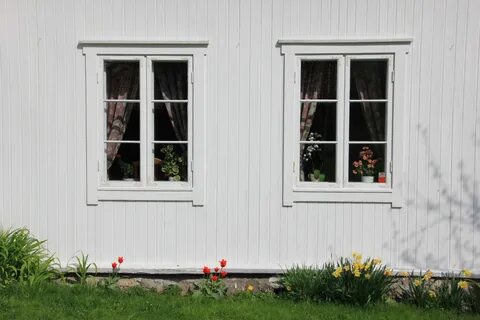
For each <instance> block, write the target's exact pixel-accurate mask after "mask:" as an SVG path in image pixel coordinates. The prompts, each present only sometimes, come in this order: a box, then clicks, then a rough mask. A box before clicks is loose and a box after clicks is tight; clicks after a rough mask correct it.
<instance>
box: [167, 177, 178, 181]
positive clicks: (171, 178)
mask: <svg viewBox="0 0 480 320" xmlns="http://www.w3.org/2000/svg"><path fill="white" fill-rule="evenodd" d="M168 181H177V180H175V178H174V177H168Z"/></svg>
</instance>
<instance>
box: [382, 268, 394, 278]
mask: <svg viewBox="0 0 480 320" xmlns="http://www.w3.org/2000/svg"><path fill="white" fill-rule="evenodd" d="M383 274H384V275H386V276H389V277H390V276H392V275H393V270H392V269H390V268H388V269H385V272H384V273H383Z"/></svg>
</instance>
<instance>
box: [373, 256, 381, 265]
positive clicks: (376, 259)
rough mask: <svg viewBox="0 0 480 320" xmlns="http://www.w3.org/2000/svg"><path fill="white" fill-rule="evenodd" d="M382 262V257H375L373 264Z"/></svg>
mask: <svg viewBox="0 0 480 320" xmlns="http://www.w3.org/2000/svg"><path fill="white" fill-rule="evenodd" d="M380 263H382V259H380V258H375V259H373V265H375V266H376V265H379V264H380Z"/></svg>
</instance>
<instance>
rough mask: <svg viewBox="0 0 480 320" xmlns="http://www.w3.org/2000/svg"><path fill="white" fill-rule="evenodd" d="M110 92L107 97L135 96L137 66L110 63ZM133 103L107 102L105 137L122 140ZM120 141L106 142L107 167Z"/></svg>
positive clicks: (137, 84)
mask: <svg viewBox="0 0 480 320" xmlns="http://www.w3.org/2000/svg"><path fill="white" fill-rule="evenodd" d="M108 74H109V75H111V79H109V80H110V92H108V99H116V100H124V99H128V97H135V96H136V95H137V92H138V86H139V79H138V66H136V65H132V64H123V63H115V64H112V66H111V70H109V72H108ZM132 107H133V105H132V104H131V103H126V102H114V101H112V102H107V139H108V140H111V141H122V140H123V135H124V134H125V131H126V130H127V125H128V121H129V120H130V114H131V112H132ZM120 145H121V143H107V146H106V153H107V169H109V168H110V167H111V165H112V163H113V161H114V160H115V157H116V156H117V153H118V149H119V148H120Z"/></svg>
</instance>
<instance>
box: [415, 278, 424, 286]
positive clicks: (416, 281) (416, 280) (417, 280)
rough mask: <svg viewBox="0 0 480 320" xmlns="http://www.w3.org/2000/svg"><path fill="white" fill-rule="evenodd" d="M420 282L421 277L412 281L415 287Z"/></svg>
mask: <svg viewBox="0 0 480 320" xmlns="http://www.w3.org/2000/svg"><path fill="white" fill-rule="evenodd" d="M421 284H422V280H421V279H415V281H413V285H414V286H415V287H418V286H420V285H421Z"/></svg>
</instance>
